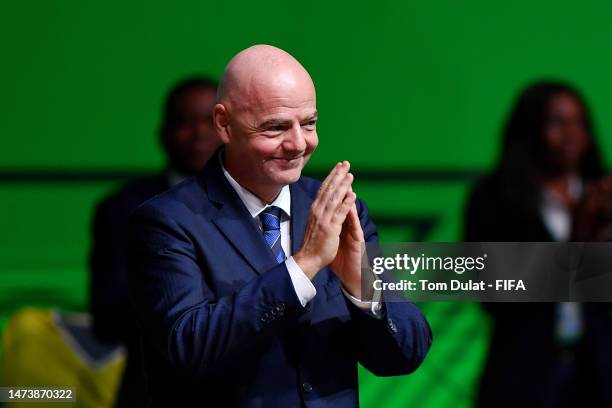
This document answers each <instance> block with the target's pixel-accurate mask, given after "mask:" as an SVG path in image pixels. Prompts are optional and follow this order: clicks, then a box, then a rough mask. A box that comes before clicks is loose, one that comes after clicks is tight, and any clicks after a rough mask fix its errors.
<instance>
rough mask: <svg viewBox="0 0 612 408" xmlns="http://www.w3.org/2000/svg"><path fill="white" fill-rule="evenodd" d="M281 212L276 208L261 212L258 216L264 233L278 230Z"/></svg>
mask: <svg viewBox="0 0 612 408" xmlns="http://www.w3.org/2000/svg"><path fill="white" fill-rule="evenodd" d="M282 211H283V210H281V209H280V208H278V207H276V206H271V207H268V208H266V209H265V210H263V211H262V212H261V213H260V214H259V219H260V220H261V227H262V229H263V230H264V231H270V230H278V229H280V219H281V213H282Z"/></svg>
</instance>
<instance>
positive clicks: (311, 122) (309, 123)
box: [303, 120, 317, 127]
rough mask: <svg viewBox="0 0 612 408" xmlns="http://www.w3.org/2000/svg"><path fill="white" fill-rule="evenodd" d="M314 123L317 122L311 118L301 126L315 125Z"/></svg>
mask: <svg viewBox="0 0 612 408" xmlns="http://www.w3.org/2000/svg"><path fill="white" fill-rule="evenodd" d="M316 124H317V121H316V120H311V121H310V122H306V123H304V125H303V126H306V127H315V125H316Z"/></svg>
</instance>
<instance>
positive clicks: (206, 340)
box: [128, 205, 308, 377]
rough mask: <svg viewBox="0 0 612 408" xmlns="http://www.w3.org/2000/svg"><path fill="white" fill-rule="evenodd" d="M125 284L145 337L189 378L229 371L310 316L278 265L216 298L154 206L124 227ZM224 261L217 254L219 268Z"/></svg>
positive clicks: (180, 234) (190, 248)
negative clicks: (126, 252) (126, 242)
mask: <svg viewBox="0 0 612 408" xmlns="http://www.w3.org/2000/svg"><path fill="white" fill-rule="evenodd" d="M129 240H130V246H129V261H128V262H129V270H128V284H129V288H130V293H131V296H132V300H133V303H134V308H135V310H136V314H137V317H138V320H139V322H140V324H141V326H142V327H141V329H142V331H143V337H144V338H145V341H146V342H147V343H148V344H149V346H153V347H154V348H155V349H156V350H157V352H158V354H160V355H161V356H163V358H165V359H167V360H168V362H169V363H170V364H171V365H173V366H175V367H177V368H178V369H180V370H181V371H187V372H189V373H190V374H191V375H193V376H194V377H204V376H209V375H214V374H215V373H216V372H219V371H224V370H226V369H229V367H230V366H231V365H232V364H235V362H236V361H240V356H241V355H243V354H245V353H247V352H249V351H251V350H253V349H254V348H257V347H258V346H261V345H262V343H263V342H264V341H265V340H266V339H268V338H269V337H271V336H273V335H274V334H275V333H277V332H278V331H279V330H283V328H284V327H286V325H288V324H291V322H293V321H294V320H295V319H297V317H299V316H300V315H301V314H302V313H304V312H305V311H306V310H308V306H306V307H303V306H302V305H301V304H300V301H299V299H298V297H297V295H296V293H295V290H294V289H293V284H292V282H291V278H290V276H289V273H288V271H287V267H286V266H285V264H284V263H281V264H279V265H278V266H275V267H273V268H272V269H270V270H268V271H266V272H264V273H262V274H261V275H258V276H256V277H254V278H253V279H252V280H251V281H249V282H248V283H247V284H246V285H244V286H243V287H242V288H240V289H239V290H238V291H236V292H234V293H232V294H231V295H228V296H224V297H220V298H216V297H215V295H214V293H213V292H212V291H211V288H210V287H209V286H208V284H207V282H206V281H205V278H204V277H205V276H206V275H207V274H206V271H204V270H202V268H201V265H206V264H207V262H208V261H210V260H206V259H199V258H198V257H199V254H197V253H196V252H195V251H196V250H195V245H194V244H193V242H192V241H191V239H190V236H189V235H188V234H187V233H186V232H185V231H184V230H183V229H182V228H181V227H180V226H179V225H177V223H176V222H175V221H174V220H172V219H170V218H169V217H167V216H165V215H164V214H162V213H160V212H159V211H158V210H157V209H155V208H154V207H152V206H147V205H145V206H143V207H140V208H139V209H138V210H137V211H136V212H135V213H134V215H133V216H132V219H131V222H130V237H129ZM222 257H223V254H219V261H221V260H222Z"/></svg>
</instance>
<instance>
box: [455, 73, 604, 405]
mask: <svg viewBox="0 0 612 408" xmlns="http://www.w3.org/2000/svg"><path fill="white" fill-rule="evenodd" d="M602 176H603V167H602V163H601V159H600V154H599V149H598V147H597V142H596V137H595V134H594V129H593V124H592V122H591V118H590V115H589V112H588V109H587V106H586V104H585V102H584V99H583V98H582V97H581V95H580V94H579V92H578V91H577V90H576V89H574V88H572V87H571V86H569V85H568V84H565V83H561V82H539V83H536V84H533V85H531V86H529V87H528V88H527V89H526V90H524V91H523V92H522V94H521V95H520V96H519V98H518V101H517V102H516V105H515V106H514V108H513V110H512V113H511V114H510V117H509V120H508V122H507V124H506V127H505V131H504V139H503V144H502V152H501V160H500V162H499V163H498V165H497V168H496V169H495V171H494V172H493V173H492V174H491V175H489V176H487V177H485V178H484V180H482V181H481V182H480V183H479V184H478V185H477V186H476V187H475V189H474V190H473V192H472V193H471V196H470V197H469V201H468V205H467V209H466V217H465V241H480V242H485V241H488V242H496V241H500V242H504V241H505V242H521V241H522V242H538V241H569V240H575V239H576V238H578V239H581V240H591V239H597V238H598V235H600V232H601V228H599V227H598V226H597V223H598V221H597V220H598V216H597V211H594V210H593V208H595V207H597V208H598V209H600V208H602V207H604V206H603V205H602V203H604V202H609V198H610V197H611V196H610V195H607V196H605V194H606V192H608V191H610V189H609V186H610V182H609V181H608V180H605V179H602ZM587 191H588V194H585V192H587ZM606 200H607V201H606ZM584 203H587V205H586V206H585V204H584ZM593 203H594V204H593ZM585 207H586V208H587V210H580V211H578V209H584V208H585ZM588 209H590V210H588ZM599 214H601V212H599ZM573 224H574V225H579V224H582V225H589V226H591V227H593V228H590V229H585V228H582V230H583V231H582V232H580V233H579V231H578V229H577V228H574V227H572V225H573ZM599 226H601V224H599ZM484 307H485V309H486V310H487V312H489V313H490V316H491V317H492V319H493V324H494V326H493V334H492V340H491V344H490V350H489V355H488V360H487V362H486V367H485V369H484V373H483V375H482V380H481V385H480V391H479V396H478V406H482V407H517V406H520V407H575V406H588V407H603V406H612V363H611V362H612V358H611V350H612V314H611V310H610V306H609V305H608V304H605V303H573V302H572V303H570V302H566V303H531V304H530V303H510V304H509V303H487V304H484Z"/></svg>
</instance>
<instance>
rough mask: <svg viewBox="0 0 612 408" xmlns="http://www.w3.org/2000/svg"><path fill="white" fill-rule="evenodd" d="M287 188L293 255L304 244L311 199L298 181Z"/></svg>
mask: <svg viewBox="0 0 612 408" xmlns="http://www.w3.org/2000/svg"><path fill="white" fill-rule="evenodd" d="M289 188H290V189H291V253H292V254H295V253H296V252H297V251H299V249H300V248H301V247H302V244H303V243H304V234H305V233H306V225H307V224H308V214H309V211H310V207H311V206H312V202H313V199H312V198H310V196H309V195H308V194H306V192H305V191H304V190H303V189H302V186H301V184H300V182H299V181H298V182H297V183H293V184H291V185H290V186H289Z"/></svg>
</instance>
